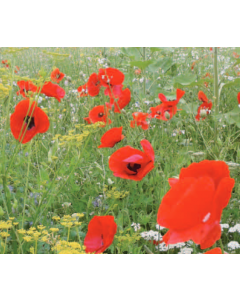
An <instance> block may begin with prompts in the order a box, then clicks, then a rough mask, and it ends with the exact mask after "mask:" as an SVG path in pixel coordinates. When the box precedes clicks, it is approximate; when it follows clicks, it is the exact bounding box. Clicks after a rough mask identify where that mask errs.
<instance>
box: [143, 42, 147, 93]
mask: <svg viewBox="0 0 240 300" xmlns="http://www.w3.org/2000/svg"><path fill="white" fill-rule="evenodd" d="M145 60H146V47H143V61H145ZM143 76H144V80H143V94H144V96H145V94H146V77H145V76H146V74H145V71H144V72H143Z"/></svg>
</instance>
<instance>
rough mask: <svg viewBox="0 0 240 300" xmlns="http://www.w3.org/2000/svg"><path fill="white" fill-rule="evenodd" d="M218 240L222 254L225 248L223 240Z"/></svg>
mask: <svg viewBox="0 0 240 300" xmlns="http://www.w3.org/2000/svg"><path fill="white" fill-rule="evenodd" d="M218 242H219V245H220V248H221V250H222V254H224V248H223V243H222V240H221V239H220V240H219V241H218Z"/></svg>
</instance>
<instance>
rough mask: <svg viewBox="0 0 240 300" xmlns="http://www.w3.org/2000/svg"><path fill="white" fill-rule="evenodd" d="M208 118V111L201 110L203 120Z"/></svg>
mask: <svg viewBox="0 0 240 300" xmlns="http://www.w3.org/2000/svg"><path fill="white" fill-rule="evenodd" d="M206 116H207V111H206V109H201V111H200V117H201V118H205V117H206Z"/></svg>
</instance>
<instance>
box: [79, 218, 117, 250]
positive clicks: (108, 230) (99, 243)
mask: <svg viewBox="0 0 240 300" xmlns="http://www.w3.org/2000/svg"><path fill="white" fill-rule="evenodd" d="M116 232H117V224H116V223H115V222H114V217H113V216H94V217H93V218H92V220H91V221H90V222H89V224H88V232H87V234H86V237H85V239H84V246H85V247H86V250H85V251H86V252H87V253H95V254H98V253H102V252H104V251H105V250H106V249H107V248H108V247H109V246H110V245H111V244H112V242H113V240H114V235H115V234H116Z"/></svg>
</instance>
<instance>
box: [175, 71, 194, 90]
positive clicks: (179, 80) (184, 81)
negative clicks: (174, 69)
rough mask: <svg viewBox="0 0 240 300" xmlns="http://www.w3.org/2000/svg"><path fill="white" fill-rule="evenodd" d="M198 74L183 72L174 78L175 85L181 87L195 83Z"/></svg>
mask: <svg viewBox="0 0 240 300" xmlns="http://www.w3.org/2000/svg"><path fill="white" fill-rule="evenodd" d="M196 79H197V76H196V75H194V74H182V75H179V76H177V77H175V78H174V87H175V88H181V87H184V86H191V85H192V84H193V85H195V81H196Z"/></svg>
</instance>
